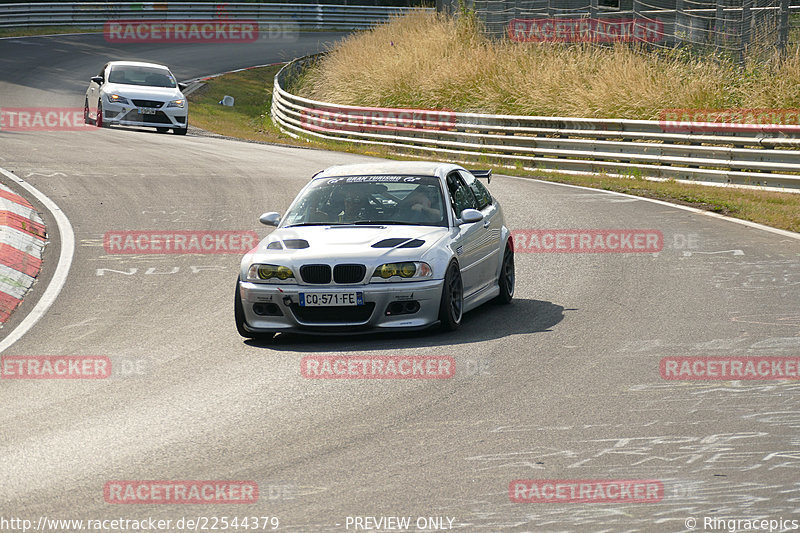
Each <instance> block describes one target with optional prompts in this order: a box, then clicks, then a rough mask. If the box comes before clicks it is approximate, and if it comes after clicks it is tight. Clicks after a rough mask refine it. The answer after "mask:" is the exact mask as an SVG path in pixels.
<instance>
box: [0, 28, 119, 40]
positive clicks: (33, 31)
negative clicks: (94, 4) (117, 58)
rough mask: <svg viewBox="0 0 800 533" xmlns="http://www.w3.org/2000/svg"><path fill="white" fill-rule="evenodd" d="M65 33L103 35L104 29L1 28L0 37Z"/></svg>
mask: <svg viewBox="0 0 800 533" xmlns="http://www.w3.org/2000/svg"><path fill="white" fill-rule="evenodd" d="M64 33H103V28H79V27H77V26H36V27H33V26H32V27H29V28H28V27H26V28H0V37H30V36H35V35H61V34H64Z"/></svg>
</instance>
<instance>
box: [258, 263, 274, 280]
mask: <svg viewBox="0 0 800 533" xmlns="http://www.w3.org/2000/svg"><path fill="white" fill-rule="evenodd" d="M276 274H277V269H276V268H275V267H274V266H273V265H261V266H260V267H258V277H259V278H261V279H269V278H271V277H272V276H275V275H276Z"/></svg>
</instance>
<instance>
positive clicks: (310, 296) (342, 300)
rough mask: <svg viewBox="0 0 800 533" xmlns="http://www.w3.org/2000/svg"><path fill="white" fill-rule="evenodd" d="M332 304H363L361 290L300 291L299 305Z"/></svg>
mask: <svg viewBox="0 0 800 533" xmlns="http://www.w3.org/2000/svg"><path fill="white" fill-rule="evenodd" d="M333 305H364V293H362V292H301V293H300V306H301V307H328V306H333Z"/></svg>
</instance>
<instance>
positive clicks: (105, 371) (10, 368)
mask: <svg viewBox="0 0 800 533" xmlns="http://www.w3.org/2000/svg"><path fill="white" fill-rule="evenodd" d="M110 375H111V359H109V358H108V357H107V356H105V355H3V356H2V357H0V378H2V379H106V378H108V377H109V376H110Z"/></svg>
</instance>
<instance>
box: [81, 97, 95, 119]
mask: <svg viewBox="0 0 800 533" xmlns="http://www.w3.org/2000/svg"><path fill="white" fill-rule="evenodd" d="M83 123H84V124H94V121H93V120H92V119H91V118H89V99H88V98H87V99H86V100H84V101H83Z"/></svg>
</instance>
